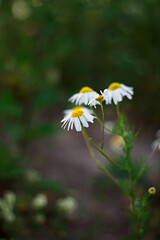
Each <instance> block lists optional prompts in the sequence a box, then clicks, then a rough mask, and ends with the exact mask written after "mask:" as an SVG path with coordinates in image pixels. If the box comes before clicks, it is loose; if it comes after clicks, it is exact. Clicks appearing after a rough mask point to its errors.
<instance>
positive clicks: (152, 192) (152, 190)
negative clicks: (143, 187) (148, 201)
mask: <svg viewBox="0 0 160 240" xmlns="http://www.w3.org/2000/svg"><path fill="white" fill-rule="evenodd" d="M148 192H149V194H150V195H154V194H156V188H155V187H150V188H149V189H148Z"/></svg>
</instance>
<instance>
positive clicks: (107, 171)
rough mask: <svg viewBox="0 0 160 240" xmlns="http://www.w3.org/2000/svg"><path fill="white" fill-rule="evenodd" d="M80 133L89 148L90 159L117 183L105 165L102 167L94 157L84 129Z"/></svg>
mask: <svg viewBox="0 0 160 240" xmlns="http://www.w3.org/2000/svg"><path fill="white" fill-rule="evenodd" d="M82 134H83V137H84V140H85V142H86V145H87V147H88V150H89V152H90V154H91V157H92V159H93V160H94V161H95V163H96V165H97V167H98V168H99V169H100V170H102V171H103V172H104V173H105V174H106V175H107V176H108V177H109V178H110V179H111V180H112V181H113V182H114V183H115V184H116V185H117V181H116V178H115V177H114V176H113V175H112V174H111V173H110V172H109V170H108V169H107V168H106V167H105V168H104V167H103V166H102V165H101V164H100V161H99V159H97V158H96V156H95V153H94V151H93V150H92V148H91V146H90V144H89V141H88V139H87V137H86V135H85V133H84V131H82Z"/></svg>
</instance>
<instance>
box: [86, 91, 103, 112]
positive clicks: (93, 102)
mask: <svg viewBox="0 0 160 240" xmlns="http://www.w3.org/2000/svg"><path fill="white" fill-rule="evenodd" d="M103 100H104V96H103V93H102V91H101V95H99V94H98V93H96V94H95V96H94V98H92V100H91V101H90V102H89V103H88V104H89V105H90V106H91V107H92V106H94V107H95V108H96V105H100V101H103Z"/></svg>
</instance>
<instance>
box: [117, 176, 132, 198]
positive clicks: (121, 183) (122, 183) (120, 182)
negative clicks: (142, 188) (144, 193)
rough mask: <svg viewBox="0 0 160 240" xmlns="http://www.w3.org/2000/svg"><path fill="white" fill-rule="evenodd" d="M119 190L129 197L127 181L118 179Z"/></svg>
mask: <svg viewBox="0 0 160 240" xmlns="http://www.w3.org/2000/svg"><path fill="white" fill-rule="evenodd" d="M117 184H118V186H119V188H120V189H121V190H122V191H123V192H124V193H125V194H127V195H129V183H128V180H127V179H117Z"/></svg>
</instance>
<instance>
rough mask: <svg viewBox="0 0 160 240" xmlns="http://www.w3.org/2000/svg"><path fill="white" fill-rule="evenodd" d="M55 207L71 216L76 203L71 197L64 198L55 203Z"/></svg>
mask: <svg viewBox="0 0 160 240" xmlns="http://www.w3.org/2000/svg"><path fill="white" fill-rule="evenodd" d="M57 206H58V208H60V209H61V210H63V211H65V212H66V213H68V214H72V213H73V212H74V211H75V209H76V208H77V201H76V200H75V198H73V197H66V198H64V199H59V200H58V201H57Z"/></svg>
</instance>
